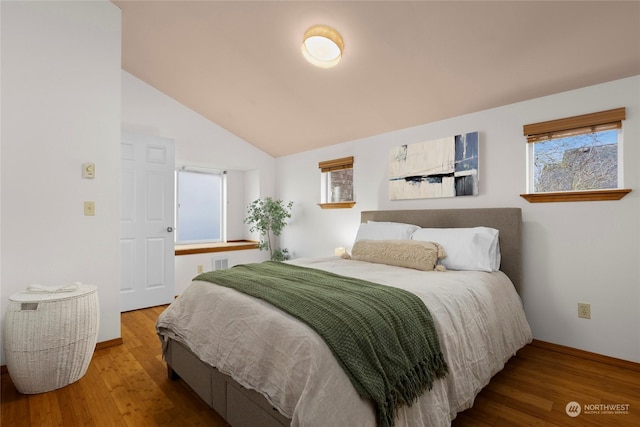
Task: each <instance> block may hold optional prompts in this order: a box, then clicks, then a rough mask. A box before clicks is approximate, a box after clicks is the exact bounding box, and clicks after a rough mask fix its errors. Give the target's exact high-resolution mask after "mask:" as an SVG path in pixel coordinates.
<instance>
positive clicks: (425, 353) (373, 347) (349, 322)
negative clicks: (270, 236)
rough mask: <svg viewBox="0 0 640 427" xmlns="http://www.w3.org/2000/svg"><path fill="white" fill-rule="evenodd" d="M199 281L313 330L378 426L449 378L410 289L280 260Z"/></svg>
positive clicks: (437, 344) (432, 331) (434, 336)
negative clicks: (233, 292)
mask: <svg viewBox="0 0 640 427" xmlns="http://www.w3.org/2000/svg"><path fill="white" fill-rule="evenodd" d="M194 280H205V281H209V282H212V283H215V284H218V285H222V286H226V287H229V288H233V289H236V290H238V291H240V292H243V293H245V294H248V295H251V296H254V297H256V298H260V299H262V300H265V301H267V302H269V303H271V304H272V305H274V306H276V307H278V308H280V309H282V310H284V311H285V312H287V313H289V314H291V315H292V316H294V317H296V318H298V319H300V320H301V321H303V322H305V323H306V324H308V325H309V326H310V327H312V328H313V329H314V330H315V331H316V332H317V333H318V334H319V335H320V336H321V337H322V338H323V339H324V341H325V342H326V343H327V345H328V346H329V348H330V349H331V351H332V352H333V354H334V356H335V357H336V359H337V360H338V363H339V364H340V365H341V366H342V368H343V369H344V371H345V372H346V374H347V376H348V377H349V379H350V380H351V382H352V383H353V386H354V387H355V389H356V391H357V392H358V394H359V395H360V396H361V397H363V398H366V399H371V400H373V402H374V403H375V405H376V412H377V414H376V415H377V417H378V425H379V426H380V427H391V426H393V425H394V420H395V414H396V410H397V408H398V407H400V406H401V405H405V404H406V405H411V404H412V403H413V402H414V401H415V400H416V399H417V398H418V396H420V395H421V394H422V393H423V392H424V391H425V390H426V389H429V390H430V389H431V387H432V386H433V382H434V380H435V379H436V378H443V377H444V376H445V375H446V374H447V364H446V362H445V361H444V357H443V355H442V352H441V351H440V342H439V340H438V334H437V332H436V330H435V328H434V326H433V320H432V318H431V314H430V313H429V310H428V309H427V307H426V306H425V305H424V303H423V302H422V301H421V300H420V298H418V297H417V296H416V295H414V294H412V293H410V292H407V291H405V290H402V289H397V288H393V287H390V286H384V285H379V284H376V283H371V282H368V281H365V280H360V279H355V278H352V277H346V276H340V275H338V274H334V273H329V272H326V271H322V270H318V269H314V268H307V267H300V266H296V265H291V264H286V263H281V262H275V261H266V262H263V263H258V264H245V265H237V266H235V267H233V268H230V269H227V270H219V271H211V272H208V273H203V274H200V275H199V276H197V277H196V278H195V279H194Z"/></svg>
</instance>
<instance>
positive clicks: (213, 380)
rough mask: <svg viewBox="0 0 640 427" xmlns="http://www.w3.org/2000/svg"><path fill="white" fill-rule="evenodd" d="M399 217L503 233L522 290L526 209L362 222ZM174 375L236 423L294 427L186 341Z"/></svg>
mask: <svg viewBox="0 0 640 427" xmlns="http://www.w3.org/2000/svg"><path fill="white" fill-rule="evenodd" d="M366 221H393V222H404V223H408V224H415V225H419V226H421V227H434V228H461V227H477V226H486V227H492V228H496V229H498V230H499V231H500V234H499V239H500V252H501V258H502V262H501V266H500V269H501V270H502V271H503V272H504V273H505V274H506V275H507V276H509V278H510V279H511V281H512V282H513V284H514V286H515V288H516V290H517V291H518V292H520V286H521V283H522V213H521V210H520V208H478V209H428V210H386V211H384V210H383V211H364V212H362V213H361V222H366ZM164 359H165V361H166V362H167V371H168V375H169V378H171V379H173V380H176V379H178V378H181V379H182V380H183V381H184V382H185V383H186V384H187V385H188V386H189V387H190V388H191V389H193V390H194V391H195V392H196V393H197V394H198V396H200V397H201V398H202V399H203V400H204V401H205V402H206V404H207V405H208V406H209V407H211V408H212V409H214V410H215V411H216V412H218V413H219V414H220V415H221V416H222V417H223V418H224V419H225V420H226V421H227V423H229V425H231V426H233V427H255V426H263V427H278V426H289V425H290V424H291V420H290V419H288V418H286V417H284V416H283V415H282V414H280V413H279V412H278V410H277V409H275V408H273V407H272V405H271V404H270V403H269V402H268V401H267V399H266V398H265V397H264V396H262V395H261V394H259V393H257V392H255V391H253V390H247V389H246V388H244V387H243V386H241V385H240V384H238V383H237V382H236V381H235V380H233V378H231V377H230V376H228V375H225V374H222V373H221V372H220V371H218V370H217V369H216V368H215V367H213V366H211V365H208V364H207V363H205V362H203V361H201V360H200V359H198V357H196V356H195V355H194V354H193V353H192V352H191V350H189V349H188V348H187V347H185V346H184V345H182V344H181V343H179V342H177V341H174V340H169V342H168V345H167V346H166V347H165V349H164Z"/></svg>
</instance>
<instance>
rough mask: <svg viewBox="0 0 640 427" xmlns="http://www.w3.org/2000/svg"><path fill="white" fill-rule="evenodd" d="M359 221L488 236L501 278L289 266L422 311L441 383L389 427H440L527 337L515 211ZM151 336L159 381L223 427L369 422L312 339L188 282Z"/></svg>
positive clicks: (325, 264) (247, 301)
mask: <svg viewBox="0 0 640 427" xmlns="http://www.w3.org/2000/svg"><path fill="white" fill-rule="evenodd" d="M370 221H374V222H381V223H402V224H415V225H416V226H418V227H421V228H424V229H431V228H433V229H443V228H456V229H465V228H471V227H489V228H491V229H495V230H498V231H499V248H500V252H499V253H500V260H499V265H500V271H481V272H478V271H454V270H449V271H446V272H441V271H426V272H425V271H420V270H415V269H411V268H403V267H398V266H393V265H386V264H378V263H370V262H365V261H361V260H354V259H343V258H340V257H326V258H314V259H298V260H293V261H291V262H290V263H291V264H294V265H298V266H301V267H310V268H314V269H319V270H324V271H329V272H332V273H336V274H340V275H345V276H350V277H358V278H360V279H363V280H367V281H371V282H375V283H380V284H383V285H387V286H393V287H396V286H398V287H402V288H403V289H406V290H408V291H409V292H412V293H414V294H415V295H417V296H418V297H419V298H420V299H422V300H423V301H424V302H425V305H426V306H427V307H428V309H429V311H430V312H431V315H432V317H433V321H434V323H435V329H436V330H437V333H438V336H439V338H440V345H441V347H442V353H443V354H444V358H445V360H446V362H447V365H448V367H449V373H448V374H447V375H446V377H444V378H442V379H439V380H437V381H435V382H434V383H433V387H432V388H431V390H429V391H426V392H424V393H423V394H422V395H421V396H420V397H419V398H418V400H417V401H416V402H414V403H413V404H412V405H411V406H403V407H401V408H399V409H398V411H397V413H396V416H395V423H394V424H395V425H396V426H412V427H413V426H425V427H426V426H446V425H450V423H451V420H453V419H454V418H455V416H456V414H457V413H458V412H461V411H463V410H465V409H468V408H470V407H471V406H472V405H473V401H474V398H475V396H476V395H477V394H478V393H479V392H480V390H481V389H482V388H483V387H484V386H485V385H486V384H488V382H489V381H490V379H491V377H492V376H493V375H494V374H495V373H497V372H498V371H500V370H501V369H502V368H503V367H504V364H505V363H506V361H507V360H508V359H509V358H510V357H512V356H513V355H515V353H516V352H517V350H519V349H520V348H522V347H523V346H524V345H526V344H527V343H529V342H530V341H531V339H532V336H531V330H530V328H529V325H528V323H527V321H526V318H525V315H524V312H523V309H522V303H521V300H520V298H519V296H518V293H517V291H518V290H519V289H520V286H521V281H522V268H521V246H522V245H521V211H520V209H519V208H481V209H437V210H387V211H364V212H362V214H361V222H362V224H366V223H369V222H370ZM361 227H362V225H361ZM354 249H355V248H354ZM427 279H428V285H425V283H426V282H425V280H427ZM432 282H433V283H432ZM157 332H158V334H159V336H160V339H161V341H162V346H163V357H164V359H165V361H166V362H167V368H168V374H169V376H170V377H171V378H172V379H176V378H181V379H182V380H183V381H185V382H186V383H187V384H188V385H189V387H191V388H192V389H193V390H194V391H195V392H196V393H197V394H198V395H199V396H200V397H201V398H202V399H203V400H204V401H205V402H206V403H207V404H208V405H209V406H210V407H211V408H213V409H214V410H215V411H217V412H218V413H219V414H220V415H221V416H222V417H223V418H224V419H225V420H226V421H227V422H228V423H229V424H230V425H231V426H233V427H244V426H247V427H249V426H251V427H253V426H289V425H291V426H332V427H333V426H335V427H337V426H375V425H376V424H377V418H376V411H375V408H374V406H373V405H372V403H371V402H370V401H368V400H365V399H362V398H361V397H360V396H359V395H358V393H357V392H356V390H355V388H354V387H353V386H352V384H351V383H350V381H349V378H348V377H347V375H345V373H344V371H343V369H342V368H341V366H340V364H339V363H338V362H337V361H336V359H335V357H333V354H332V352H331V350H330V349H329V347H327V345H326V344H325V342H324V341H323V340H322V338H320V336H318V334H316V333H315V331H314V330H313V329H311V328H310V327H309V326H307V325H306V324H304V323H302V322H300V321H299V320H297V319H296V318H294V317H293V316H291V315H289V314H287V313H285V312H283V311H281V310H279V309H278V308H275V307H273V306H272V305H270V304H269V303H267V302H265V301H263V300H260V299H256V298H254V297H251V296H248V295H245V294H243V293H239V292H237V291H236V290H233V289H229V288H226V287H223V286H216V285H212V284H211V283H208V282H203V281H200V280H194V281H193V282H192V283H191V284H190V285H189V287H188V288H187V289H186V290H185V292H184V293H183V294H182V295H181V296H180V297H179V298H178V299H176V301H175V302H174V303H173V304H171V305H170V306H169V307H168V308H167V310H165V312H163V313H162V315H161V316H160V317H159V319H158V322H157Z"/></svg>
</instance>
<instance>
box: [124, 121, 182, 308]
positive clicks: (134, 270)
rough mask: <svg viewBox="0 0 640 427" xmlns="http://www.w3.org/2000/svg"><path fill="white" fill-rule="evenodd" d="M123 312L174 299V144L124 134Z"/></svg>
mask: <svg viewBox="0 0 640 427" xmlns="http://www.w3.org/2000/svg"><path fill="white" fill-rule="evenodd" d="M120 158H121V162H122V168H121V187H122V188H121V192H122V196H121V198H122V203H121V214H120V251H121V258H122V260H121V265H122V267H121V268H122V270H121V271H122V278H121V288H120V295H121V296H120V299H121V311H129V310H136V309H139V308H145V307H153V306H156V305H162V304H167V303H169V302H171V300H172V299H173V297H174V283H173V282H174V269H175V265H174V255H175V248H174V239H173V225H174V212H175V210H174V206H173V205H174V191H175V189H174V180H175V175H174V171H175V165H174V147H173V140H170V139H166V138H159V137H151V136H144V135H136V134H132V133H125V132H123V134H122V143H121V156H120Z"/></svg>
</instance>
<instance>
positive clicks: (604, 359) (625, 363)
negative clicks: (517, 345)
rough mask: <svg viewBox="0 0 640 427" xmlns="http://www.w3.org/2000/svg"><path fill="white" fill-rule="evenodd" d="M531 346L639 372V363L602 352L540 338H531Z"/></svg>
mask: <svg viewBox="0 0 640 427" xmlns="http://www.w3.org/2000/svg"><path fill="white" fill-rule="evenodd" d="M531 346H532V347H537V348H542V349H544V350H549V351H555V352H556V353H562V354H568V355H569V356H575V357H579V358H581V359H585V360H590V361H592V362H599V363H604V364H605V365H611V366H615V367H617V368H624V369H629V370H632V371H636V372H640V363H636V362H632V361H630V360H623V359H617V358H615V357H610V356H604V355H602V354H598V353H592V352H590V351H586V350H580V349H577V348H573V347H567V346H564V345H560V344H553V343H550V342H546V341H540V340H533V341H532V342H531Z"/></svg>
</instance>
